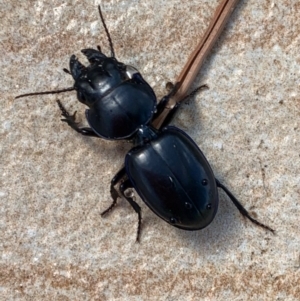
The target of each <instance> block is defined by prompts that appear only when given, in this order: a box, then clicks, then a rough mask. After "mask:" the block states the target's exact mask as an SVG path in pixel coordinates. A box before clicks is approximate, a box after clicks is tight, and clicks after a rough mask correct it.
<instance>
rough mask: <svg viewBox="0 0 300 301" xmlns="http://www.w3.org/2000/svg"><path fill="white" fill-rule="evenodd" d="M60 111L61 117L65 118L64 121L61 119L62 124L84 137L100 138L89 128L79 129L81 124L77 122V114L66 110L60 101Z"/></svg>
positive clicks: (58, 102)
mask: <svg viewBox="0 0 300 301" xmlns="http://www.w3.org/2000/svg"><path fill="white" fill-rule="evenodd" d="M56 102H57V104H58V106H59V108H60V110H61V115H62V116H63V117H65V118H64V119H61V121H62V122H66V123H67V124H68V126H70V127H71V128H72V129H73V130H75V131H76V132H77V133H79V134H81V135H83V136H90V137H98V138H99V136H98V135H97V134H96V133H95V132H94V131H93V130H92V129H91V128H88V127H83V128H80V127H78V124H79V122H76V113H77V111H75V112H74V113H73V114H72V115H71V114H70V113H69V112H68V111H67V110H66V108H65V107H64V106H63V104H62V103H61V102H60V100H59V99H57V100H56Z"/></svg>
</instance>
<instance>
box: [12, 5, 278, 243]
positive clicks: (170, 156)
mask: <svg viewBox="0 0 300 301" xmlns="http://www.w3.org/2000/svg"><path fill="white" fill-rule="evenodd" d="M99 14H100V18H101V21H102V24H103V26H104V28H105V31H106V34H107V37H108V41H109V44H110V49H111V56H110V57H107V56H106V55H104V54H103V53H102V51H101V49H100V47H99V46H98V50H95V49H84V50H82V53H83V54H84V55H85V56H86V57H87V59H88V61H89V63H90V64H89V65H88V66H87V67H86V66H84V65H82V64H81V63H80V62H79V61H78V60H77V58H76V57H75V55H72V56H71V58H70V71H68V70H67V69H64V71H65V72H67V73H69V74H70V75H72V77H73V79H74V81H75V83H74V86H73V87H71V88H66V89H62V90H56V91H46V92H37V93H29V94H23V95H19V96H17V97H16V98H20V97H24V96H31V95H41V94H54V93H61V92H66V91H72V90H76V92H77V98H78V100H79V101H80V102H82V103H83V104H85V105H87V106H88V107H89V109H88V110H86V118H87V121H88V123H89V125H90V127H79V126H78V124H77V123H76V121H75V115H76V112H75V113H74V114H73V115H70V114H69V113H68V111H67V110H66V109H65V108H64V106H63V105H62V103H61V102H60V101H59V100H57V103H58V105H59V107H60V109H61V112H62V116H63V117H64V119H62V121H64V122H66V123H67V124H68V125H69V126H70V127H71V128H73V129H74V130H75V131H77V132H78V133H80V134H82V135H85V136H91V137H101V138H104V139H111V140H119V139H124V140H129V141H131V142H132V143H133V144H134V147H133V148H132V149H131V150H130V151H129V152H128V153H127V155H126V158H125V165H124V167H123V168H122V169H121V170H120V171H119V172H118V173H117V174H116V175H115V177H114V178H113V179H112V181H111V185H110V192H111V196H112V199H113V202H112V204H111V206H110V207H109V208H108V209H107V210H105V211H104V212H103V213H102V216H103V215H105V214H106V213H108V212H109V211H111V209H112V208H113V207H114V206H115V205H116V202H117V199H118V197H119V196H120V195H121V196H122V197H124V198H125V199H126V200H127V201H128V202H129V204H130V205H131V206H132V207H133V209H134V210H135V212H136V213H137V214H138V230H137V241H138V240H139V235H140V229H141V219H142V217H141V208H140V206H139V205H138V204H137V203H136V202H135V201H134V199H133V196H132V194H130V193H128V192H127V191H126V190H127V189H129V188H134V189H135V190H136V191H137V193H138V194H139V196H140V197H141V198H142V200H143V201H144V202H145V203H146V204H147V206H148V207H149V208H150V209H151V210H152V211H153V212H154V213H155V214H157V215H158V216H159V217H161V218H162V219H163V220H165V221H166V222H167V223H169V224H171V225H172V226H175V227H177V228H180V229H184V230H199V229H202V228H204V227H206V226H208V225H209V224H210V223H211V221H212V220H213V218H214V217H215V215H216V212H217V209H218V203H219V197H218V190H217V188H218V187H219V188H222V189H223V190H224V191H225V192H226V194H227V195H228V196H229V198H230V199H231V200H232V202H233V203H234V205H235V206H236V207H237V208H238V210H239V211H240V213H241V214H242V215H243V216H245V217H246V218H248V219H249V220H251V221H252V222H253V223H255V224H256V225H258V226H261V227H263V228H265V229H267V230H269V231H271V232H274V230H273V229H271V228H270V227H268V226H266V225H264V224H262V223H260V222H258V221H257V220H256V219H254V218H252V217H251V216H250V215H249V213H248V212H247V210H246V209H245V208H244V207H243V206H242V205H241V204H240V203H239V202H238V200H237V199H236V198H235V197H234V196H233V194H232V193H231V192H230V191H229V190H228V189H227V188H226V187H225V186H224V185H222V184H221V183H220V182H219V181H218V180H217V179H215V177H214V174H213V171H212V169H211V167H210V165H209V163H208V161H207V160H206V158H205V156H204V155H203V153H202V152H201V150H200V149H199V148H198V146H197V145H196V144H195V142H194V141H193V140H192V139H191V138H190V137H189V136H188V135H187V134H186V133H185V132H183V131H182V130H180V129H178V128H176V127H174V126H168V123H169V122H170V119H171V117H172V116H173V115H174V113H175V110H176V109H177V107H178V106H176V107H175V108H174V109H172V110H171V111H170V114H169V116H168V118H167V119H166V120H165V121H164V123H163V125H162V126H161V127H160V128H159V129H155V128H154V127H153V126H151V122H152V121H153V120H155V119H156V118H159V115H160V113H161V112H162V111H163V109H164V107H165V106H166V105H167V104H168V100H169V98H170V96H171V95H172V93H176V91H175V90H176V89H175V87H174V89H173V91H171V92H170V94H168V95H166V96H165V97H164V98H163V99H162V100H161V101H160V102H159V103H158V104H156V96H155V94H154V92H153V90H152V88H151V87H150V86H149V85H148V83H147V82H146V81H145V80H144V79H143V77H142V76H141V74H140V73H139V72H138V71H137V70H136V69H135V68H133V67H131V66H128V65H125V64H123V63H121V62H119V61H118V60H117V59H116V58H115V54H114V49H113V44H112V41H111V38H110V35H109V32H108V29H107V27H106V24H105V22H104V18H103V16H102V12H101V9H100V6H99ZM117 185H119V189H118V190H119V191H118V190H117V189H116V188H115V186H117ZM119 193H120V194H119Z"/></svg>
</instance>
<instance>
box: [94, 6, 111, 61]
mask: <svg viewBox="0 0 300 301" xmlns="http://www.w3.org/2000/svg"><path fill="white" fill-rule="evenodd" d="M98 10H99V15H100V19H101V22H102V24H103V26H104V29H105V32H106V36H107V39H108V42H109V47H110V51H111V56H112V57H115V51H114V46H113V42H112V39H111V37H110V34H109V32H108V29H107V26H106V24H105V21H104V17H103V15H102V11H101V7H100V5H98Z"/></svg>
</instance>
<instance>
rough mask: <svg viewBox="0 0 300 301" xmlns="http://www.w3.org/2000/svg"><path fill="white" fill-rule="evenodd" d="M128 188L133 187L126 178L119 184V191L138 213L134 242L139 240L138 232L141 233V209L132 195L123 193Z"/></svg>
mask: <svg viewBox="0 0 300 301" xmlns="http://www.w3.org/2000/svg"><path fill="white" fill-rule="evenodd" d="M128 188H133V186H132V184H131V182H130V180H129V179H128V180H126V181H125V182H123V183H122V184H121V185H120V192H121V194H122V196H123V197H124V198H125V199H126V200H127V201H128V203H129V204H130V205H131V207H132V208H133V209H134V211H135V212H136V213H137V214H138V228H137V234H136V242H140V234H141V224H142V209H141V207H140V206H139V205H138V203H136V202H135V201H134V200H133V198H132V197H130V196H128V195H125V190H126V189H128Z"/></svg>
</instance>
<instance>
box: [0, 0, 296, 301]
mask: <svg viewBox="0 0 300 301" xmlns="http://www.w3.org/2000/svg"><path fill="white" fill-rule="evenodd" d="M97 3H98V2H97V1H88V0H82V1H75V0H73V1H71V0H69V1H50V2H49V1H44V0H40V1H28V0H27V1H15V0H13V1H0V8H1V9H0V14H1V16H0V17H1V19H0V20H1V29H0V30H1V32H0V38H1V44H0V47H1V56H0V64H1V68H0V72H1V75H0V76H1V102H0V105H1V114H0V125H1V127H0V135H1V136H0V137H1V148H0V149H1V176H0V181H1V182H0V183H1V186H0V202H1V203H0V212H1V213H0V225H1V232H0V233H1V234H0V235H1V236H0V251H1V254H0V255H1V257H0V258H1V259H0V300H188V301H189V300H205V301H206V300H255V301H258V300H262V301H266V300H272V301H274V300H284V301H295V300H300V243H299V239H300V230H299V216H300V203H299V199H300V177H299V168H300V163H299V159H300V158H299V157H300V151H299V146H300V144H299V131H300V122H299V117H300V18H299V16H300V3H299V1H298V0H289V1H287V0H282V1H269V0H267V1H259V0H248V1H246V0H244V1H240V4H239V5H238V7H237V9H236V10H235V12H234V14H233V16H232V18H231V21H230V23H229V24H228V26H227V27H226V29H225V31H224V33H223V35H222V38H221V39H220V40H219V42H218V43H217V45H216V46H215V47H214V49H213V51H212V53H211V55H210V56H209V58H208V59H207V61H206V64H205V66H204V67H203V68H202V71H201V73H200V74H199V77H198V78H197V80H196V82H195V87H196V86H198V85H200V84H202V83H207V84H208V85H209V87H210V89H209V90H207V91H204V92H202V93H201V94H199V95H197V97H195V99H193V100H191V101H190V102H189V104H188V105H183V107H182V110H181V111H180V113H179V114H178V116H177V118H176V119H175V121H174V124H176V125H177V126H179V127H180V128H182V129H184V130H185V131H186V132H187V133H188V134H189V135H190V136H191V137H192V138H193V139H194V140H195V141H196V143H197V144H198V145H199V146H200V147H201V149H202V150H203V152H204V153H205V154H206V156H207V158H208V159H209V161H210V162H211V165H212V167H213V169H214V171H215V174H216V176H217V177H218V178H220V179H221V180H222V181H223V182H224V183H225V184H226V185H227V186H228V187H229V188H230V189H231V190H232V191H233V192H234V194H235V195H236V196H238V198H239V200H240V201H241V202H242V203H243V204H244V205H245V207H246V208H247V209H248V210H249V211H250V212H251V213H252V214H253V215H255V216H256V217H257V218H258V219H259V220H261V221H263V222H265V223H266V224H268V225H270V226H271V227H272V228H274V229H276V235H271V234H269V233H267V232H266V231H264V230H262V229H260V228H258V227H255V226H253V225H252V224H251V223H249V222H248V221H245V220H244V219H243V218H242V217H241V216H240V215H239V213H238V212H237V210H236V209H235V208H234V206H233V205H232V203H231V202H230V201H229V200H228V198H227V197H226V196H225V195H224V194H223V193H221V194H220V209H219V211H218V214H217V216H216V218H215V220H214V221H213V223H212V224H211V225H210V226H209V227H207V228H206V229H204V230H202V231H197V232H185V231H181V230H178V229H175V228H173V227H171V226H169V225H168V224H166V223H164V222H163V221H162V220H160V219H159V218H158V217H157V216H155V215H154V214H153V213H152V212H151V211H150V210H149V209H148V208H147V207H146V206H145V205H144V204H143V203H142V202H141V200H140V199H137V200H138V202H139V203H140V205H141V206H142V209H143V232H142V237H141V244H136V243H135V235H136V215H135V213H134V212H133V210H132V209H131V208H130V207H129V205H128V204H127V203H126V202H125V201H120V202H119V205H118V207H117V208H116V209H115V211H114V212H113V213H112V214H111V215H110V216H109V217H107V218H105V219H103V218H100V212H101V211H102V210H104V209H105V208H106V207H107V206H108V205H109V204H110V202H111V200H110V195H109V182H110V179H111V178H112V177H113V175H114V173H115V172H116V171H117V170H118V168H119V167H120V166H121V164H122V162H123V158H124V155H125V153H126V151H127V150H128V149H129V148H130V145H128V144H126V143H122V142H109V141H104V140H100V139H98V140H97V139H89V138H84V137H81V136H79V135H77V134H76V133H74V132H72V131H71V130H70V129H69V128H68V127H67V126H66V125H65V124H63V123H61V122H60V121H59V119H60V113H59V110H58V108H57V106H56V103H55V100H56V99H57V97H56V96H55V95H52V96H51V95H50V96H39V97H32V98H26V99H19V100H14V96H16V95H18V94H21V93H26V92H31V91H43V90H48V89H55V88H58V87H61V88H62V87H68V86H70V85H72V80H71V77H70V76H68V75H67V74H65V73H63V72H62V68H63V67H67V66H68V59H69V57H70V55H71V54H73V53H75V54H76V55H78V56H80V57H81V58H82V56H81V55H80V49H82V48H85V47H94V46H96V45H97V44H101V45H102V46H103V49H104V50H106V51H108V47H107V41H106V38H105V34H104V31H103V28H102V26H101V25H100V22H99V17H98V14H97V10H96V4H97ZM218 3H219V1H216V0H201V1H196V0H190V1H186V4H184V5H183V4H182V1H179V0H169V1H164V2H163V1H160V0H148V1H121V0H112V1H102V7H103V11H104V14H105V17H106V20H107V24H108V26H109V29H110V32H111V35H112V37H113V40H114V43H115V50H116V53H117V57H118V58H119V59H120V60H122V61H123V62H126V63H128V64H131V65H134V66H136V67H137V68H138V69H139V70H140V71H141V73H142V74H143V75H144V77H145V78H146V79H147V80H148V81H149V83H150V84H151V85H152V86H153V88H154V89H155V91H156V93H157V95H158V97H161V96H163V95H164V93H165V90H164V86H165V83H166V82H167V81H170V80H171V81H174V80H175V79H176V76H177V75H178V74H179V73H180V70H181V68H182V67H183V65H184V64H185V62H186V60H187V58H188V56H189V54H190V52H191V51H192V49H193V48H194V47H195V46H196V44H197V42H198V41H199V40H200V39H201V36H202V34H203V33H204V31H205V28H206V26H207V25H208V22H209V20H210V18H211V16H212V14H213V12H214V9H215V8H216V6H217V4H218ZM59 98H60V99H61V100H62V101H63V103H64V104H65V105H66V106H67V107H68V108H70V110H78V111H79V113H78V115H79V117H80V118H81V119H82V120H83V119H84V113H83V112H84V107H83V106H82V105H80V104H79V103H78V102H77V101H76V97H75V94H74V93H65V94H63V95H60V96H59Z"/></svg>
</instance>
